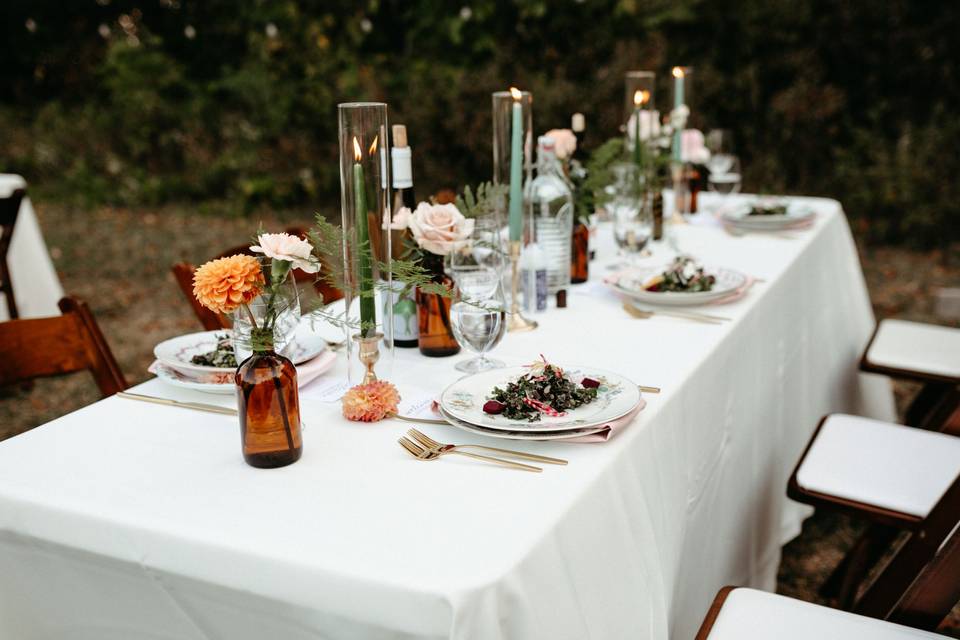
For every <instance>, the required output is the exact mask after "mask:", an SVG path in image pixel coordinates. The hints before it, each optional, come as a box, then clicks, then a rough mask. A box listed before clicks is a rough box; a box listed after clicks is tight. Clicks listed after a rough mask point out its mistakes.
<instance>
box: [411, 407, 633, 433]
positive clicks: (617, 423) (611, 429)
mask: <svg viewBox="0 0 960 640" xmlns="http://www.w3.org/2000/svg"><path fill="white" fill-rule="evenodd" d="M430 406H431V408H432V409H433V412H434V413H436V414H437V415H438V416H440V415H441V414H440V403H439V402H437V401H436V400H434V401H433V402H432V403H431V404H430ZM646 406H647V401H646V400H644V399H643V398H640V402H639V403H637V406H636V407H634V408H633V410H632V411H630V413H628V414H626V415H625V416H623V417H620V418H617V419H616V420H611V421H610V422H609V423H608V424H605V425H603V428H602V429H601V430H600V431H597V432H596V433H591V434H589V435H585V436H580V437H579V438H568V439H566V440H550V441H549V442H582V443H596V442H606V441H607V440H609V439H610V438H612V437H613V436H615V435H616V434H617V433H619V432H620V431H622V430H623V429H625V428H626V427H627V425H629V424H630V423H631V422H633V419H634V418H636V417H637V414H638V413H640V412H641V411H643V408H644V407H646ZM534 442H536V441H534Z"/></svg>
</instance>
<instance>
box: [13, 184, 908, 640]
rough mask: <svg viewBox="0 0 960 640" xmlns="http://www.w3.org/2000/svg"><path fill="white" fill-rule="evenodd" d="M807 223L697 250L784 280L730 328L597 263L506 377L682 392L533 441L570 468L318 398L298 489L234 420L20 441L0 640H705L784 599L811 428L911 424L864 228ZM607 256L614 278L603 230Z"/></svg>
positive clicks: (129, 417)
mask: <svg viewBox="0 0 960 640" xmlns="http://www.w3.org/2000/svg"><path fill="white" fill-rule="evenodd" d="M809 203H810V204H811V205H812V206H815V207H816V208H817V210H818V211H819V213H820V215H819V216H818V219H817V223H816V226H815V228H814V229H812V230H809V231H805V232H798V233H796V234H795V235H796V238H795V239H790V240H786V239H782V238H769V237H761V236H746V237H739V238H734V237H730V236H728V235H726V234H724V233H723V232H722V231H721V230H719V229H716V228H708V227H698V226H692V225H687V226H683V227H681V228H678V229H676V233H677V236H676V237H677V239H678V242H679V244H680V246H681V248H683V249H684V250H685V251H688V252H692V253H694V254H696V255H698V256H700V257H701V258H702V259H703V260H704V261H706V262H709V263H712V264H718V265H724V266H728V267H731V268H735V269H740V270H742V271H744V272H747V273H749V274H750V275H753V276H756V277H759V278H762V279H764V281H763V282H760V283H758V284H757V285H755V287H754V289H753V290H752V291H751V292H750V293H749V295H747V296H746V297H745V298H744V299H742V300H740V301H738V302H736V303H733V304H730V305H727V306H723V307H709V308H707V310H708V311H711V312H713V313H719V314H722V315H729V316H731V317H732V318H734V321H733V322H730V323H726V324H724V325H718V326H713V325H703V324H695V323H690V322H684V321H678V320H667V319H650V320H635V319H631V318H629V317H628V316H627V315H626V314H625V313H623V311H622V310H621V309H620V305H619V302H618V301H617V299H616V298H614V297H613V296H612V295H610V294H609V293H607V292H606V291H605V290H604V288H603V287H602V285H599V284H596V283H597V281H598V280H599V278H600V277H602V276H603V275H604V273H606V272H605V270H604V269H603V267H602V264H601V263H594V264H592V265H591V274H592V282H591V283H588V284H585V285H581V286H579V287H574V289H573V292H572V293H571V295H570V307H569V308H567V309H565V310H557V311H551V312H549V313H548V314H545V315H542V316H540V317H539V318H538V319H539V320H540V322H541V326H540V329H538V330H537V331H535V332H532V333H527V334H510V335H508V336H507V337H506V338H505V340H504V341H503V343H502V344H501V345H500V346H499V347H498V349H497V351H496V356H497V357H500V358H502V359H504V360H507V361H509V362H510V363H521V362H528V361H530V360H531V359H532V358H534V357H535V356H536V355H537V354H539V353H544V354H546V355H547V356H548V357H550V358H551V359H553V360H554V361H556V362H559V363H561V364H568V365H569V364H575V363H589V364H592V365H595V366H599V367H604V368H608V369H612V370H615V371H619V372H622V373H624V374H627V375H629V376H631V377H632V378H633V379H634V380H636V381H637V382H638V383H642V384H646V385H655V386H660V387H662V388H663V393H662V394H660V395H650V396H647V401H648V405H647V408H646V410H645V411H644V412H643V413H642V414H641V415H640V417H639V418H638V419H637V420H636V422H635V423H634V424H633V425H631V426H630V427H629V428H627V429H626V430H625V431H624V432H623V433H621V434H620V435H619V436H617V437H616V438H614V439H613V440H611V441H610V442H607V443H605V444H600V445H597V444H589V445H586V444H582V445H572V444H560V443H553V444H540V445H535V444H529V443H528V444H526V445H522V444H517V445H515V446H517V447H518V448H528V449H530V450H536V451H539V452H542V453H544V454H546V455H556V456H561V457H564V458H568V459H569V460H570V464H569V466H567V467H563V468H555V467H554V468H551V467H548V468H547V469H545V471H544V473H542V474H528V473H522V472H514V471H509V470H501V469H496V468H489V467H487V466H484V465H482V464H477V463H474V462H472V461H469V460H466V459H464V460H463V461H459V460H452V459H451V460H446V459H445V460H441V461H438V462H432V463H430V464H423V463H422V462H417V461H415V460H413V459H412V458H410V457H408V455H407V454H406V453H405V452H404V451H403V450H402V449H401V448H400V447H399V446H398V445H397V444H396V439H397V437H398V436H399V435H400V434H401V433H402V432H404V431H405V430H406V429H407V428H408V427H409V425H407V424H404V423H399V422H396V421H386V422H382V423H377V424H372V425H365V424H357V423H348V422H346V421H345V420H343V419H342V417H340V415H339V404H338V403H323V402H320V401H318V399H317V395H316V393H315V392H313V391H311V388H310V387H308V388H306V389H305V390H304V392H303V394H302V397H303V399H302V405H303V414H304V418H305V422H306V423H307V425H308V426H307V428H306V429H305V432H304V443H305V444H304V454H303V458H302V459H301V461H300V462H298V463H297V464H295V465H292V466H290V467H286V468H284V469H278V470H268V471H265V470H257V469H253V468H250V467H248V466H246V465H245V464H244V462H243V460H242V458H241V456H240V450H239V449H240V446H239V445H240V443H239V437H238V428H237V424H236V418H231V417H224V416H216V415H211V414H202V413H195V412H190V411H186V410H182V409H176V408H167V407H159V406H153V405H147V404H141V403H136V402H131V401H127V400H123V399H118V398H111V399H107V400H105V401H103V402H99V403H97V404H94V405H92V406H89V407H86V408H84V409H82V410H80V411H78V412H75V413H73V414H70V415H67V416H65V417H63V418H61V419H59V420H56V421H54V422H51V423H49V424H47V425H45V426H42V427H40V428H37V429H35V430H33V431H31V432H28V433H26V434H23V435H21V436H18V437H16V438H13V439H11V440H8V441H6V442H3V443H0V636H2V637H10V638H18V639H25V640H27V639H33V638H84V639H86V638H90V639H93V638H96V639H98V640H101V639H105V638H111V639H112V638H116V639H118V640H119V639H121V638H122V639H123V640H134V639H141V638H143V639H146V638H150V639H156V638H170V639H173V638H175V639H178V640H181V639H182V640H187V639H191V640H192V639H200V638H218V639H219V638H224V639H226V638H229V639H230V640H242V639H247V638H251V639H253V638H257V639H259V638H267V637H272V638H285V639H300V638H446V637H451V638H471V639H473V638H483V639H497V638H523V639H532V638H550V639H559V638H571V639H574V638H576V639H582V638H603V639H609V638H638V637H639V638H667V637H673V638H690V637H692V636H693V634H694V632H695V630H696V628H697V626H698V625H699V623H700V620H701V619H702V616H703V615H704V613H705V612H706V610H707V607H708V605H709V603H710V602H711V600H712V598H713V595H714V594H715V593H716V591H717V589H718V588H719V587H721V586H723V585H725V584H740V585H752V586H757V587H761V588H766V589H770V588H772V587H773V586H774V581H775V575H776V569H777V564H778V560H779V557H780V545H781V543H782V542H783V541H784V540H785V539H787V538H789V537H790V536H792V535H795V534H796V532H797V531H798V527H799V524H800V519H801V516H802V514H803V512H802V511H801V510H800V509H799V508H798V506H797V505H793V504H790V503H788V502H787V500H786V498H785V496H784V493H785V487H786V481H787V477H788V475H789V472H790V471H791V469H792V467H793V465H794V464H795V462H796V460H797V457H798V456H799V454H800V452H801V450H802V447H803V445H804V444H805V443H806V441H807V439H808V437H809V435H810V433H811V432H812V430H813V428H814V427H815V425H816V423H817V420H818V419H819V418H820V417H821V416H822V415H823V414H825V413H827V412H829V411H848V412H863V413H866V414H868V415H872V416H875V417H879V418H885V419H891V418H892V417H893V403H892V396H891V394H890V387H889V382H888V381H887V380H885V379H882V378H876V377H871V378H867V377H864V376H860V375H858V374H857V372H856V367H857V359H858V356H859V355H860V352H861V350H862V348H863V347H864V345H865V343H866V341H867V339H868V337H869V335H870V332H871V330H872V328H873V324H874V323H873V315H872V312H871V309H870V306H869V302H868V298H867V293H866V289H865V286H864V281H863V277H862V274H861V270H860V266H859V263H858V260H857V253H856V249H855V246H854V244H853V241H852V239H851V236H850V233H849V230H848V227H847V224H846V220H845V218H844V217H843V215H842V213H841V210H840V207H839V205H838V204H837V203H836V202H834V201H830V200H821V199H810V200H809ZM598 243H599V245H600V255H601V256H603V255H607V256H611V257H612V255H613V254H614V249H613V247H612V239H611V229H610V228H609V227H602V228H601V229H600V238H599V240H598ZM455 361H456V358H450V359H443V360H431V359H427V358H423V357H420V356H419V354H417V353H416V352H415V351H414V352H411V351H410V350H401V352H399V354H398V357H397V361H396V364H395V366H394V369H393V376H392V378H393V380H395V381H396V382H397V383H398V384H399V386H400V387H401V391H402V392H404V393H405V394H407V396H408V397H413V396H414V395H416V392H415V391H414V389H424V388H432V389H434V390H439V389H440V388H441V387H442V386H443V385H445V384H446V383H447V382H449V381H452V380H453V379H455V377H456V373H455V371H454V370H453V367H452V365H453V363H454V362H455ZM339 366H340V369H341V370H342V363H339ZM313 384H315V385H322V384H323V382H322V381H319V382H317V383H313ZM138 391H140V392H142V393H148V394H151V393H152V394H165V395H170V396H174V395H175V396H177V397H181V398H188V397H189V398H191V399H200V400H205V401H207V402H210V401H214V400H216V397H215V396H202V394H194V395H192V396H190V395H188V394H185V393H174V392H171V391H170V390H169V389H166V388H165V387H164V386H163V385H162V384H161V383H160V382H159V381H156V380H154V381H150V382H147V383H145V384H144V385H142V386H141V387H140V388H139V389H138ZM223 401H224V402H229V401H230V400H229V398H227V399H224V400H223ZM424 431H426V432H428V433H430V434H431V435H433V436H435V437H438V439H442V440H446V441H460V442H464V441H477V440H478V438H477V437H474V436H470V435H468V434H464V433H461V432H459V431H456V430H454V429H453V428H450V427H441V426H428V427H424ZM497 444H499V445H501V446H502V445H503V441H497Z"/></svg>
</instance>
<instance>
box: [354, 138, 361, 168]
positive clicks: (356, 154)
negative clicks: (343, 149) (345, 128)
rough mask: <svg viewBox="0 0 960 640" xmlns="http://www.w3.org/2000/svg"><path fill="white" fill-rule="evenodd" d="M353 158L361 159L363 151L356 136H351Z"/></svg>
mask: <svg viewBox="0 0 960 640" xmlns="http://www.w3.org/2000/svg"><path fill="white" fill-rule="evenodd" d="M353 159H354V160H356V161H357V162H360V161H361V160H362V159H363V152H362V151H360V143H359V142H357V136H353Z"/></svg>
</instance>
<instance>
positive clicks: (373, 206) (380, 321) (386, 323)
mask: <svg viewBox="0 0 960 640" xmlns="http://www.w3.org/2000/svg"><path fill="white" fill-rule="evenodd" d="M338 112H339V129H340V204H341V214H342V229H343V260H344V264H343V275H344V282H345V285H346V286H345V289H344V303H345V305H346V307H345V308H346V309H347V317H348V318H349V319H350V321H351V324H353V325H354V326H351V327H349V328H348V329H347V336H346V350H347V363H348V367H347V376H348V379H349V380H350V382H351V383H352V384H356V383H359V382H360V381H362V380H363V379H364V377H365V376H366V375H367V373H368V370H367V367H366V365H365V364H364V363H362V362H361V361H360V359H359V353H358V352H359V344H360V343H359V342H358V341H356V340H354V339H353V334H359V335H360V336H361V337H362V338H370V337H373V336H375V335H376V334H382V335H388V336H392V335H393V315H392V314H385V313H382V310H383V307H384V302H385V301H384V300H381V297H383V296H385V295H388V294H387V293H385V292H388V291H389V290H390V288H391V287H392V285H393V282H392V274H391V268H390V260H391V243H390V224H389V222H390V161H389V158H390V145H389V140H388V137H387V131H388V129H387V105H386V104H385V103H382V102H348V103H344V104H340V105H339V107H338ZM378 308H379V309H380V310H381V313H377V309H378ZM357 324H359V328H358V326H357ZM366 344H367V346H366V347H365V348H366V349H369V342H367V343H366ZM379 349H380V354H379V357H378V359H377V362H378V370H380V371H381V373H383V372H384V371H388V370H389V369H390V368H391V367H392V362H393V344H392V342H391V341H380V342H379Z"/></svg>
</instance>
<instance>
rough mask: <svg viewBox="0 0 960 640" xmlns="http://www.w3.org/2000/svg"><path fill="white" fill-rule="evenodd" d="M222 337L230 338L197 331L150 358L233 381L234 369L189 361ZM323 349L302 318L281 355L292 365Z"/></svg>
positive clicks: (190, 372) (221, 331)
mask: <svg viewBox="0 0 960 640" xmlns="http://www.w3.org/2000/svg"><path fill="white" fill-rule="evenodd" d="M224 334H227V335H231V334H230V330H229V329H218V330H215V331H200V332H198V333H189V334H187V335H185V336H177V337H176V338H170V339H169V340H164V341H163V342H161V343H160V344H158V345H157V346H156V347H154V348H153V355H154V357H155V358H156V359H157V360H159V361H160V362H162V363H163V365H164V366H166V367H167V368H169V369H173V370H174V371H177V372H179V373H182V374H185V375H188V376H190V375H193V376H195V375H198V374H199V375H208V374H223V375H224V376H227V377H228V378H229V379H230V380H231V381H232V380H233V373H234V372H235V371H236V370H237V369H236V367H207V366H204V365H199V364H193V363H192V362H191V361H190V360H191V358H193V356H195V355H200V354H203V353H208V352H210V351H213V349H214V348H216V346H217V336H222V335H224ZM326 346H327V343H326V341H325V340H324V339H323V338H322V337H320V336H319V335H317V334H316V333H315V332H314V331H313V330H312V329H311V327H310V322H309V321H308V320H303V319H301V321H300V324H299V325H298V326H297V329H296V332H295V333H294V335H293V339H292V340H290V342H289V344H287V346H286V347H284V348H283V351H282V353H283V355H285V356H287V357H288V358H290V359H291V360H292V361H293V363H294V364H301V363H303V362H306V361H307V360H312V359H314V358H315V357H317V356H318V355H320V354H321V353H323V350H324V349H325V348H326Z"/></svg>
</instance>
